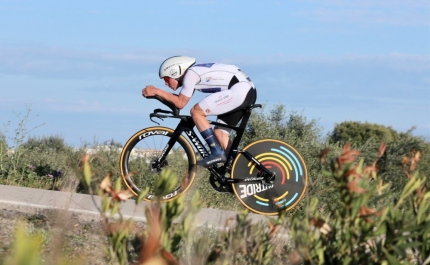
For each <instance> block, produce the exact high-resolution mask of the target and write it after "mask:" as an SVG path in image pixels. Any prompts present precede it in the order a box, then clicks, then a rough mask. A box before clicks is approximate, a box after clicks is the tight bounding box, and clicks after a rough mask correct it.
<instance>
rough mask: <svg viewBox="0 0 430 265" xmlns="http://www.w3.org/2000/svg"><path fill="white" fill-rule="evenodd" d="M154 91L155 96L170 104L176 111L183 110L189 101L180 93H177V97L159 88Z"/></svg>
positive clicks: (188, 98)
mask: <svg viewBox="0 0 430 265" xmlns="http://www.w3.org/2000/svg"><path fill="white" fill-rule="evenodd" d="M155 91H156V93H155V94H156V95H157V96H159V97H161V98H162V99H164V100H167V101H170V102H172V103H173V104H175V107H177V108H178V109H183V108H184V107H185V106H186V105H187V103H188V101H190V97H187V96H185V95H184V94H182V93H179V95H175V94H173V93H170V92H167V91H164V90H162V89H160V88H157V89H156V90H155Z"/></svg>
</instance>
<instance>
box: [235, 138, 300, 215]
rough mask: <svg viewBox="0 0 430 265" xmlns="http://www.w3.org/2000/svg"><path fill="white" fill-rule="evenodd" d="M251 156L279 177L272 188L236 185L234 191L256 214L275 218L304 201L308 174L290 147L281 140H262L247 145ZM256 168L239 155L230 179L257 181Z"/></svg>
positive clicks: (239, 183)
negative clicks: (254, 179)
mask: <svg viewBox="0 0 430 265" xmlns="http://www.w3.org/2000/svg"><path fill="white" fill-rule="evenodd" d="M243 151H247V152H249V153H250V154H251V155H252V156H254V157H255V158H256V159H257V160H258V161H259V162H260V163H261V164H262V165H264V166H265V167H266V168H267V169H268V170H270V171H272V172H274V173H275V174H276V177H275V182H274V183H273V184H271V185H266V184H262V183H261V181H258V182H257V181H253V182H238V183H234V184H233V185H232V186H233V191H234V194H235V195H236V197H237V198H238V199H239V201H240V202H241V203H242V204H243V205H244V206H245V207H246V208H248V209H250V210H251V211H253V212H256V213H259V214H264V215H276V214H278V212H279V210H285V211H288V210H290V209H292V208H293V207H294V206H296V204H297V203H298V202H299V201H300V200H301V199H302V197H303V196H304V194H305V190H306V186H307V183H308V171H307V168H306V164H305V162H304V161H303V158H302V157H301V155H300V154H299V153H298V152H297V151H296V150H295V149H294V148H293V147H292V146H290V145H288V144H287V143H284V142H282V141H279V140H274V139H263V140H259V141H256V142H253V143H251V144H249V145H247V146H246V147H245V148H244V149H243ZM258 173H259V170H258V168H257V167H256V164H255V163H254V162H252V161H250V160H248V159H247V158H246V157H245V156H244V155H243V154H239V155H238V156H237V157H236V158H235V160H234V162H233V166H232V170H231V178H236V179H245V178H248V179H252V178H253V177H258V176H259V175H258Z"/></svg>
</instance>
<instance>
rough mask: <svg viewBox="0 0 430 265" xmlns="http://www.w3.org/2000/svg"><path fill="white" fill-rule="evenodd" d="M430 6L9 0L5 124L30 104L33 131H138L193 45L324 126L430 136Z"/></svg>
mask: <svg viewBox="0 0 430 265" xmlns="http://www.w3.org/2000/svg"><path fill="white" fill-rule="evenodd" d="M429 5H430V4H429V2H428V0H416V1H406V0H390V1H388V0H378V1H373V0H372V1H371V0H361V1H346V0H343V1H338V0H319V1H316V0H315V1H314V0H308V1H295V0H291V1H270V0H266V1H241V0H238V1H230V0H226V1H224V0H207V1H199V0H196V1H180V0H178V1H168V0H165V1H121V2H120V1H64V0H63V1H61V0H56V1H36V0H33V1H29V0H22V1H19V0H0V23H1V25H2V26H1V27H0V91H1V94H0V121H1V123H2V125H3V126H2V127H1V128H0V130H1V131H3V132H6V134H7V135H8V136H9V137H13V136H14V129H15V128H17V126H18V122H19V120H20V119H19V118H17V117H16V116H15V115H14V113H17V114H19V113H21V116H20V117H23V116H24V114H25V112H26V105H28V106H29V107H30V108H31V112H30V119H29V122H28V124H27V127H28V129H31V128H33V127H35V126H38V125H40V124H44V125H43V126H40V127H38V128H36V129H35V130H33V131H32V132H31V133H30V135H31V136H49V135H59V136H61V137H63V138H64V139H65V141H66V142H67V143H69V144H71V145H75V146H80V145H81V144H82V143H83V142H93V141H94V140H96V141H98V142H103V141H106V140H110V139H114V140H115V141H117V142H121V143H125V142H126V141H127V139H128V138H129V137H130V136H131V135H132V134H133V133H134V132H136V131H137V130H139V129H141V128H145V127H148V126H152V125H155V124H153V123H152V122H150V121H149V119H148V114H149V113H150V112H151V111H152V110H153V109H154V108H159V107H162V106H161V105H160V104H159V103H158V102H157V101H154V100H146V99H144V98H143V97H142V96H141V89H142V88H143V87H145V86H146V85H148V84H153V85H155V86H157V87H160V88H164V89H168V88H167V87H165V86H164V82H163V81H161V80H160V79H159V78H158V67H159V65H160V63H161V62H162V61H163V60H164V59H165V58H167V57H170V56H173V55H188V56H193V57H196V58H197V61H198V62H200V63H204V62H222V63H232V64H235V65H238V66H239V67H240V68H241V69H242V70H243V71H244V72H246V73H247V74H248V75H249V76H250V77H251V79H252V80H253V82H254V83H255V84H256V86H257V89H258V102H259V103H264V104H266V105H267V106H268V108H267V109H270V106H272V105H274V104H283V105H284V106H285V107H286V110H287V112H289V111H295V112H298V113H301V114H302V115H304V116H305V117H306V118H307V119H308V120H311V119H317V120H318V122H317V123H318V124H319V125H320V126H321V127H323V128H324V132H329V131H331V130H332V129H333V127H334V125H335V124H336V123H341V122H343V121H360V122H371V123H378V124H382V125H385V126H392V127H393V128H394V129H396V130H398V131H402V132H404V131H407V130H409V129H410V128H412V127H413V126H415V127H416V129H415V131H414V134H416V135H423V136H430V6H429ZM204 96H205V95H204V94H200V93H195V94H194V97H193V99H192V100H191V102H190V103H189V105H188V106H187V107H186V108H185V109H184V110H183V111H182V113H188V112H189V109H190V107H191V106H192V105H194V104H195V103H197V102H198V101H199V100H200V99H202V98H203V97H204ZM8 121H10V122H11V123H10V125H9V126H7V127H6V128H5V127H4V125H5V124H7V123H8ZM173 124H174V123H173V122H172V121H167V120H165V122H163V123H162V125H165V126H171V125H173Z"/></svg>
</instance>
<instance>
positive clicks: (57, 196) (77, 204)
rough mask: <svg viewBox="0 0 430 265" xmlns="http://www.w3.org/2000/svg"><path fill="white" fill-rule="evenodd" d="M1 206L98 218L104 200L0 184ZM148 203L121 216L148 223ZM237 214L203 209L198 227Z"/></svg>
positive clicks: (131, 204) (220, 224) (130, 203)
mask: <svg viewBox="0 0 430 265" xmlns="http://www.w3.org/2000/svg"><path fill="white" fill-rule="evenodd" d="M0 205H7V206H8V207H11V206H12V207H13V206H16V207H17V208H21V209H22V208H24V209H25V208H42V209H59V210H61V209H64V210H68V211H71V212H73V213H75V214H78V215H79V216H80V218H83V219H86V218H89V219H94V217H95V216H100V214H99V212H98V210H97V207H96V205H97V206H100V198H99V197H98V196H91V195H86V194H78V193H72V192H63V191H52V190H42V189H33V188H23V187H17V186H7V185H0ZM146 205H148V203H147V202H144V203H142V205H139V206H138V207H136V204H135V201H134V200H127V201H125V202H124V203H122V206H121V213H122V214H123V216H124V217H125V218H133V219H134V220H136V221H140V222H146V218H145V214H144V209H145V206H146ZM236 214H237V213H236V212H234V211H224V210H217V209H206V208H203V209H202V210H201V211H200V212H199V213H198V214H197V219H198V225H202V226H206V225H208V226H212V227H215V228H217V229H221V228H224V225H225V223H226V221H227V220H228V219H229V218H231V217H235V216H236ZM249 218H250V220H251V221H252V222H259V221H264V220H266V217H265V216H263V215H258V214H253V213H250V214H249Z"/></svg>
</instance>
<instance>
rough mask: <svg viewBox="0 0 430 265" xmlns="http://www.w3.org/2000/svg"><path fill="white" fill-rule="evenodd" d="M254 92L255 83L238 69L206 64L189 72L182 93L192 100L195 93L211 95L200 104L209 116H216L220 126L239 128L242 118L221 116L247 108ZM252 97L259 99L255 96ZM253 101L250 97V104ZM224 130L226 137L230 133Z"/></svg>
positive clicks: (193, 67)
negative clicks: (237, 124) (252, 90)
mask: <svg viewBox="0 0 430 265" xmlns="http://www.w3.org/2000/svg"><path fill="white" fill-rule="evenodd" d="M251 89H255V86H254V83H253V82H252V81H251V79H250V78H249V77H248V76H247V75H246V74H245V73H244V72H242V71H241V70H240V69H239V68H238V67H237V66H234V65H227V64H219V63H206V64H197V65H194V66H192V67H190V68H189V69H188V70H187V72H186V74H185V76H184V80H183V83H182V89H181V92H180V93H181V94H183V95H184V96H187V97H191V96H192V95H193V93H194V91H195V90H197V91H201V92H203V93H210V95H208V96H207V97H205V98H204V99H202V100H201V101H200V102H199V103H198V104H199V106H200V108H201V109H202V110H203V111H204V113H205V114H206V116H215V115H217V116H218V119H217V122H219V123H224V124H229V125H236V123H237V122H238V120H239V119H240V117H241V114H240V115H239V116H237V114H236V115H232V116H222V117H219V115H222V114H225V113H228V112H230V111H234V110H235V109H237V108H240V107H241V106H244V104H245V105H246V104H248V103H247V102H246V100H247V98H248V97H247V96H248V95H249V93H250V90H251ZM251 94H252V93H251ZM252 95H256V94H255V92H254V93H253V94H252ZM252 98H253V97H252V96H251V98H249V99H248V100H252ZM254 100H255V98H254ZM221 129H222V130H224V131H226V132H227V133H228V132H229V131H230V129H227V128H223V127H222V128H221Z"/></svg>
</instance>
